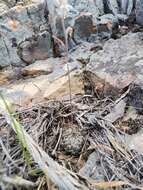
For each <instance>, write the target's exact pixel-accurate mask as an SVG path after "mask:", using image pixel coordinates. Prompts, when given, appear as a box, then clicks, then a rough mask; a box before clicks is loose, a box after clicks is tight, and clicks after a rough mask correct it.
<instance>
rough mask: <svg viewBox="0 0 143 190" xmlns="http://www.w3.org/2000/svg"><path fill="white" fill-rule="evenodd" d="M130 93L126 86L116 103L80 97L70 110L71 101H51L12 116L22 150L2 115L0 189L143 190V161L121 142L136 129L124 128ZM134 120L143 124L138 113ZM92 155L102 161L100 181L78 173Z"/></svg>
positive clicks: (106, 99) (76, 98)
mask: <svg viewBox="0 0 143 190" xmlns="http://www.w3.org/2000/svg"><path fill="white" fill-rule="evenodd" d="M134 88H135V86H132V87H129V88H128V90H127V91H126V92H125V93H124V94H122V96H121V97H119V98H118V99H116V101H114V102H113V101H112V100H111V99H110V98H103V99H98V98H96V97H95V96H92V95H84V96H82V97H80V96H79V97H75V98H74V99H72V107H71V104H70V101H63V102H61V101H49V102H47V103H45V104H41V105H35V106H33V107H31V108H27V109H24V110H21V111H18V112H16V113H14V115H13V117H14V118H16V119H17V121H19V123H20V124H21V126H23V129H22V130H24V132H23V134H24V135H23V136H24V138H25V139H24V141H23V142H22V143H23V144H22V145H21V141H22V140H21V141H20V140H19V139H18V136H17V135H16V133H15V132H14V130H13V128H12V127H11V126H12V124H11V123H10V122H9V119H8V115H6V114H5V113H4V112H3V113H4V114H1V116H0V149H1V150H0V154H1V155H0V164H1V165H0V175H1V180H0V187H1V189H26V188H28V189H29V188H30V189H37V188H39V189H47V187H48V188H49V189H55V185H54V184H56V186H57V189H58V187H60V189H70V188H71V187H72V188H73V189H90V188H91V189H92V188H93V187H95V188H97V189H99V188H101V189H102V188H106V189H109V188H110V187H116V188H118V189H124V188H125V189H126V188H128V189H142V183H143V156H142V155H141V154H139V153H138V152H137V151H135V150H131V149H130V148H129V147H128V145H127V144H126V142H125V140H126V136H127V133H130V132H131V130H133V131H132V133H135V132H137V131H139V130H140V129H139V128H138V129H136V130H135V131H134V128H136V125H137V124H136V123H134V126H133V125H132V126H131V128H130V132H128V130H124V127H122V126H123V125H124V122H125V121H122V120H123V118H124V116H125V115H126V114H127V112H128V108H129V104H132V102H131V97H132V96H131V93H132V92H133V93H134V90H133V89H134ZM139 92H141V91H139ZM134 98H135V96H134ZM129 100H130V102H129ZM134 102H135V100H134ZM116 108H118V109H116ZM113 110H114V111H113ZM121 112H122V113H121ZM109 120H110V121H109ZM137 120H138V122H139V121H141V120H142V113H141V112H140V115H139V119H136V121H137ZM127 121H128V120H126V122H127ZM130 121H131V119H130V120H129V122H130ZM122 123H123V125H122ZM119 126H120V127H119ZM128 127H130V125H128ZM141 127H142V125H140V128H141ZM20 133H21V132H20ZM20 138H21V139H22V138H23V137H22V133H21V137H20ZM66 138H67V139H68V140H67V141H66V140H65V139H66ZM24 142H25V144H24ZM67 143H68V144H67ZM93 151H95V152H96V153H97V154H98V155H99V157H100V161H99V163H98V164H99V165H100V168H101V172H102V176H103V177H104V181H103V180H102V181H96V180H95V181H94V180H91V179H86V178H85V177H83V176H80V175H79V174H78V172H79V170H80V169H81V168H82V167H83V166H84V164H85V162H86V160H87V158H88V156H89V154H90V153H91V152H93ZM51 158H52V159H51ZM61 166H62V167H61ZM46 167H47V168H46ZM18 176H19V177H18ZM45 176H46V177H45ZM67 176H68V177H67ZM48 177H49V178H48ZM60 179H62V180H60ZM51 180H52V182H51ZM72 185H73V186H72ZM76 185H77V186H78V188H77V186H76ZM79 187H80V188H79Z"/></svg>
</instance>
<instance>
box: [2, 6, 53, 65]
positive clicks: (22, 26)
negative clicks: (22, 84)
mask: <svg viewBox="0 0 143 190" xmlns="http://www.w3.org/2000/svg"><path fill="white" fill-rule="evenodd" d="M0 23H1V24H0V59H1V63H0V66H1V67H2V68H3V67H6V66H9V65H14V66H20V65H21V63H22V62H26V63H32V62H33V61H34V60H36V59H45V58H47V57H50V56H51V55H52V46H51V35H50V33H49V32H48V31H47V29H46V30H45V31H43V30H42V31H41V26H43V25H46V26H47V28H48V23H47V20H46V19H45V17H44V7H43V4H41V3H37V4H31V5H29V6H25V7H23V6H16V7H14V8H12V9H10V10H9V11H8V12H5V13H4V14H2V15H1V17H0ZM39 32H40V34H39V35H38V33H39ZM19 46H20V47H19ZM33 46H34V47H33ZM18 48H20V50H19V49H18ZM18 50H19V51H18ZM18 52H19V54H18ZM19 55H20V56H19ZM21 58H22V60H23V61H22V60H21Z"/></svg>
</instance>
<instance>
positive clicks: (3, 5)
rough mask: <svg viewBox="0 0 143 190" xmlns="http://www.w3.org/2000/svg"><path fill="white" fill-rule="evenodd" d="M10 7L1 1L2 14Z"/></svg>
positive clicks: (0, 9) (0, 11) (0, 10)
mask: <svg viewBox="0 0 143 190" xmlns="http://www.w3.org/2000/svg"><path fill="white" fill-rule="evenodd" d="M8 9H9V8H8V6H7V5H6V4H5V3H1V2H0V15H1V14H2V13H4V12H5V11H7V10H8Z"/></svg>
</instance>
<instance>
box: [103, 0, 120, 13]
mask: <svg viewBox="0 0 143 190" xmlns="http://www.w3.org/2000/svg"><path fill="white" fill-rule="evenodd" d="M104 2H105V7H106V9H105V12H106V13H112V14H114V15H116V14H117V13H119V6H118V3H117V0H105V1H104Z"/></svg>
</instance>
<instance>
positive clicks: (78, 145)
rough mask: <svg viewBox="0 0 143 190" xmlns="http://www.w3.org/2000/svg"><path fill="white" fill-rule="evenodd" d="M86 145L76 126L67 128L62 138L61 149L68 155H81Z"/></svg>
mask: <svg viewBox="0 0 143 190" xmlns="http://www.w3.org/2000/svg"><path fill="white" fill-rule="evenodd" d="M83 144H84V137H83V135H82V134H81V131H79V129H78V127H77V126H76V125H73V126H72V127H68V126H65V130H63V134H62V138H61V141H60V146H61V148H62V149H63V150H64V151H65V152H66V153H67V154H72V155H80V152H81V150H82V147H83Z"/></svg>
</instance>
